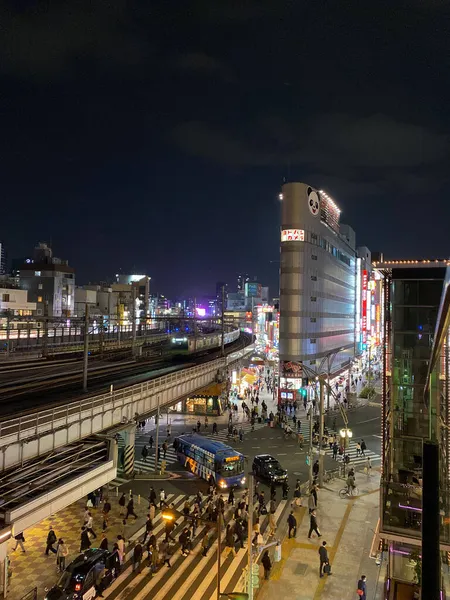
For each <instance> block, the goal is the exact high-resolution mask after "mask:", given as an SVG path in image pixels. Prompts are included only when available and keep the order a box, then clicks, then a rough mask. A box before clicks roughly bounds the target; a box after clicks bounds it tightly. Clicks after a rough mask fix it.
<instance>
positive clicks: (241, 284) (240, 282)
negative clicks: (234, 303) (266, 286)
mask: <svg viewBox="0 0 450 600" xmlns="http://www.w3.org/2000/svg"><path fill="white" fill-rule="evenodd" d="M249 281H250V276H249V274H248V273H241V274H240V275H238V276H237V291H238V292H243V291H244V290H245V284H246V283H248V282H249Z"/></svg>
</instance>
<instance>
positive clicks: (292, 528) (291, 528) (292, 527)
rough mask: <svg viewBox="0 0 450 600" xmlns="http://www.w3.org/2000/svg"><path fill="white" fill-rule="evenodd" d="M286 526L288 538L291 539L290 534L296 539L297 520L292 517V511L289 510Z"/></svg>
mask: <svg viewBox="0 0 450 600" xmlns="http://www.w3.org/2000/svg"><path fill="white" fill-rule="evenodd" d="M287 524H288V538H289V539H290V538H291V533H293V535H292V537H294V538H295V537H296V535H297V519H296V518H295V517H294V511H293V510H291V512H290V514H289V516H288V519H287Z"/></svg>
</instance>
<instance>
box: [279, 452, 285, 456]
mask: <svg viewBox="0 0 450 600" xmlns="http://www.w3.org/2000/svg"><path fill="white" fill-rule="evenodd" d="M278 456H287V453H286V452H278Z"/></svg>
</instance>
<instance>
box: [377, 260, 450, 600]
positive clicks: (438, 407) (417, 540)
mask: <svg viewBox="0 0 450 600" xmlns="http://www.w3.org/2000/svg"><path fill="white" fill-rule="evenodd" d="M373 268H374V270H375V272H378V273H379V274H380V275H381V281H382V294H381V295H382V302H383V315H382V322H383V339H382V342H383V345H382V347H383V355H382V358H383V372H384V376H383V392H382V432H381V433H382V457H383V458H382V479H381V486H380V494H381V497H380V527H379V533H380V538H381V540H382V542H383V544H384V548H385V550H386V551H387V559H388V570H387V573H388V578H387V588H388V591H389V588H390V590H391V591H392V594H393V595H391V596H389V598H391V597H392V598H396V597H397V596H396V595H395V593H396V592H395V590H398V593H399V594H400V589H406V588H407V587H408V586H409V587H410V588H411V592H412V593H415V592H417V591H418V590H417V589H416V588H418V587H420V585H421V583H422V582H421V578H422V571H423V570H426V571H427V574H426V576H425V577H427V576H428V575H430V570H433V569H434V568H435V567H437V568H438V569H439V570H440V572H441V574H440V575H436V577H435V579H436V578H439V579H440V581H439V586H440V589H441V590H444V587H446V588H447V592H448V591H449V588H448V585H446V583H445V581H444V580H445V577H444V573H448V555H447V552H448V551H449V550H450V545H449V543H450V529H449V519H448V517H449V514H450V512H449V510H450V508H449V493H448V487H449V472H450V461H449V427H450V410H449V407H450V394H449V388H448V381H449V369H448V364H449V362H448V356H447V353H448V339H449V337H448V333H449V331H448V326H449V317H448V314H447V315H444V318H442V317H441V318H438V315H439V314H443V309H442V307H441V308H440V305H441V298H442V293H443V289H444V291H445V288H443V284H444V279H445V274H446V268H447V261H430V260H424V261H417V260H404V261H383V262H381V261H377V262H374V263H373ZM447 311H448V307H447ZM445 319H447V323H446V325H443V326H442V325H441V326H440V325H439V321H440V320H441V321H442V322H444V323H445ZM443 327H444V329H442V328H443ZM445 327H446V329H445ZM439 331H441V332H442V331H444V335H440V334H439V333H438V332H439ZM436 346H438V347H436ZM433 355H434V357H435V358H434V359H433ZM430 444H431V445H430ZM433 446H434V447H435V450H438V451H437V452H436V453H435V457H434V459H433V460H432V461H431V462H427V448H428V449H429V448H432V447H433ZM434 476H435V477H434ZM433 477H434V479H433ZM430 493H431V495H432V496H433V494H434V498H432V499H431V503H430ZM433 502H434V507H433V506H432V505H433ZM430 507H431V508H430ZM428 515H431V517H432V519H435V524H434V525H433V526H432V527H430V526H429V520H428ZM430 536H431V537H430ZM433 537H434V542H433ZM421 546H422V549H421V548H420V547H421ZM433 547H434V550H435V551H436V553H435V554H433ZM425 550H426V557H427V558H428V557H429V556H431V557H432V558H433V560H432V561H431V564H429V565H426V562H425V561H426V560H427V558H424V554H425ZM422 562H423V569H422ZM443 565H445V566H443ZM441 566H443V568H442V569H441ZM427 585H429V584H427ZM428 592H429V594H430V595H427V596H423V595H422V597H423V598H424V597H427V598H428V597H430V598H431V597H437V596H433V594H432V593H431V589H429V588H428ZM402 597H406V595H405V596H402ZM411 597H413V596H411ZM440 597H441V598H443V597H447V596H443V595H441V596H440Z"/></svg>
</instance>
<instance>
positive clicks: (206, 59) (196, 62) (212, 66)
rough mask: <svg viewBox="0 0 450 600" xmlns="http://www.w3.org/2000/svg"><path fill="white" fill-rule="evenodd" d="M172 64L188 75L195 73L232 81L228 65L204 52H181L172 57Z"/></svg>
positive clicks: (232, 75)
mask: <svg viewBox="0 0 450 600" xmlns="http://www.w3.org/2000/svg"><path fill="white" fill-rule="evenodd" d="M173 64H174V66H175V67H176V68H177V69H180V70H182V71H186V72H187V74H189V75H192V74H193V73H194V74H195V73H197V74H201V75H204V76H212V77H216V76H217V77H219V78H220V79H222V80H223V81H227V82H232V81H234V74H233V72H232V70H231V68H230V67H229V66H228V65H226V64H225V63H224V62H222V61H220V60H218V59H217V58H214V57H213V56H210V55H209V54H205V53H204V52H188V53H186V54H181V55H179V56H177V57H176V58H175V59H173Z"/></svg>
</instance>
